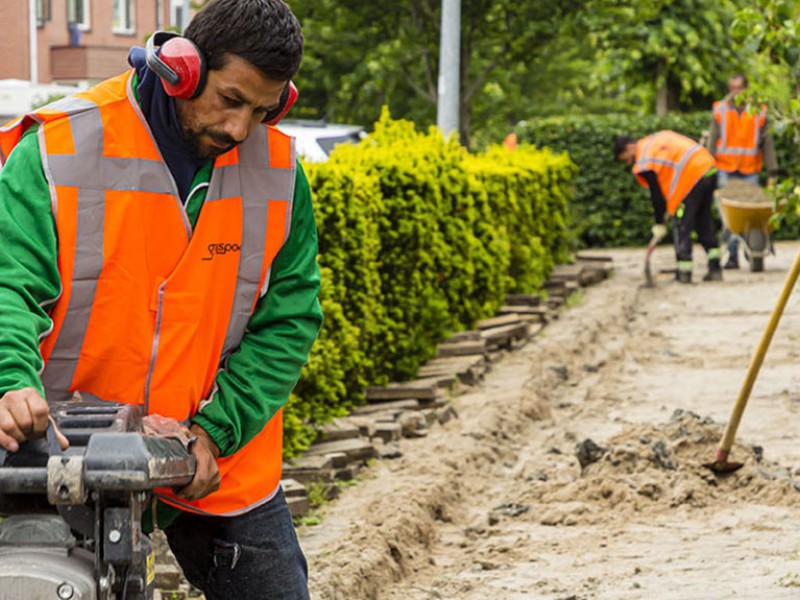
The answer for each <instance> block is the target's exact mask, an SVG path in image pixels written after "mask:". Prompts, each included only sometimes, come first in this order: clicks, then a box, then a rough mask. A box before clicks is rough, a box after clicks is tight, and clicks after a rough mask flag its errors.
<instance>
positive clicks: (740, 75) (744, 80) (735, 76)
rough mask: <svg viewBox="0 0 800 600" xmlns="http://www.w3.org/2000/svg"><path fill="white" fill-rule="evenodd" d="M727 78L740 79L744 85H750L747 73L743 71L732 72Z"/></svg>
mask: <svg viewBox="0 0 800 600" xmlns="http://www.w3.org/2000/svg"><path fill="white" fill-rule="evenodd" d="M729 79H741V80H742V83H743V84H744V87H748V86H749V85H750V82H749V81H748V80H747V75H745V74H744V73H734V74H733V75H731V76H730V78H729Z"/></svg>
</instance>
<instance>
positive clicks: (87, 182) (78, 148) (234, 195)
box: [0, 71, 297, 515]
mask: <svg viewBox="0 0 800 600" xmlns="http://www.w3.org/2000/svg"><path fill="white" fill-rule="evenodd" d="M132 79H133V71H130V72H128V73H124V74H122V75H120V76H118V77H115V78H113V79H110V80H108V81H106V82H103V83H101V84H99V85H98V86H96V87H94V88H91V89H89V90H87V91H85V92H81V93H78V94H76V95H74V96H71V97H68V98H65V99H63V100H59V101H58V102H56V103H54V104H51V105H49V106H46V107H44V108H42V109H39V110H37V111H36V112H34V113H31V114H29V115H26V116H25V117H22V118H20V119H17V120H15V121H12V122H11V123H10V124H9V125H8V126H7V127H5V128H3V130H0V152H2V156H0V159H3V160H4V158H5V157H7V156H8V154H9V153H10V151H11V150H12V149H13V147H14V145H15V144H16V143H17V142H18V141H19V139H20V137H21V136H22V134H23V133H24V131H25V129H26V128H27V127H28V126H29V125H30V124H31V123H33V122H39V123H41V127H40V129H39V131H38V135H39V144H40V147H41V150H42V157H43V160H42V163H43V164H42V166H43V168H44V172H45V174H46V177H47V180H48V183H49V184H50V190H51V201H52V210H53V215H54V218H55V222H56V228H57V231H58V269H59V274H60V276H61V284H62V288H63V289H62V293H61V295H60V296H59V298H58V300H57V301H56V303H55V304H54V305H53V306H52V308H51V309H50V317H51V319H52V329H51V331H50V333H49V335H48V336H47V337H46V338H45V339H44V340H43V341H42V342H41V352H42V356H43V358H44V360H45V368H44V371H43V372H42V376H41V377H42V382H43V384H44V387H45V392H46V396H47V398H48V399H49V400H59V399H68V398H69V397H71V396H72V394H73V392H74V391H76V390H80V391H85V392H89V393H91V394H94V395H95V396H97V397H99V398H104V399H108V400H115V401H119V402H124V403H128V404H138V405H143V406H144V409H145V411H146V412H147V413H157V414H160V415H164V416H166V417H171V418H174V419H177V420H178V421H184V420H186V419H189V418H191V416H192V415H194V414H195V413H196V412H197V411H198V409H199V408H200V406H201V404H202V403H204V402H209V401H210V402H213V398H212V396H213V393H214V391H215V388H214V381H215V379H216V375H217V373H218V371H219V370H220V369H223V368H224V363H225V360H226V359H227V358H228V357H229V356H231V354H232V353H234V352H235V351H236V350H237V348H238V347H239V344H240V342H241V339H242V336H243V335H244V332H245V327H246V326H247V322H248V320H249V318H250V315H251V314H252V312H253V310H254V308H255V305H256V302H257V301H258V299H259V298H260V297H262V296H263V295H264V294H265V293H266V291H267V286H268V283H269V277H268V274H269V269H270V265H271V264H272V261H273V259H274V258H275V255H276V254H277V253H278V251H279V250H280V248H281V246H282V245H283V243H284V242H285V240H286V238H287V236H288V234H289V224H290V217H291V214H292V201H293V196H294V182H295V175H296V168H297V167H296V160H295V151H294V143H293V141H292V139H291V138H290V137H289V136H286V135H285V134H283V133H282V132H280V131H278V130H277V129H275V128H273V127H266V126H264V127H258V128H256V129H255V130H254V131H253V132H251V134H250V135H249V136H248V138H247V139H246V140H245V141H244V142H243V143H242V144H241V145H239V146H238V147H237V148H234V149H233V150H231V151H230V152H228V153H226V154H224V155H223V156H220V157H218V158H217V159H216V160H215V162H214V168H213V171H212V175H211V179H210V180H209V184H208V190H207V193H206V199H205V202H204V204H203V209H202V211H201V213H200V216H199V218H198V220H197V223H196V225H195V227H194V230H193V229H192V226H191V224H190V223H189V219H188V217H187V215H186V211H185V209H184V207H183V204H182V203H181V200H180V198H179V196H178V192H177V188H176V186H175V182H174V180H173V179H172V176H171V174H170V172H169V170H168V168H167V166H166V164H165V163H164V161H163V159H162V158H161V155H160V153H159V150H158V147H157V145H156V142H155V141H154V139H153V137H152V134H151V132H150V129H149V126H148V125H147V123H146V121H145V119H144V116H143V115H142V113H141V111H140V109H139V106H138V104H137V103H136V101H135V99H134V95H133V90H132V88H131V81H132ZM282 420H283V419H282V413H281V412H278V413H277V414H276V415H275V416H274V417H273V418H272V419H271V420H270V421H269V422H268V423H267V424H266V425H265V427H264V429H263V430H262V431H261V432H260V433H259V434H258V435H256V437H254V438H253V439H252V440H251V441H250V442H249V443H248V444H247V445H245V446H244V447H243V448H242V449H240V450H239V451H238V452H236V453H235V454H234V455H232V456H229V457H225V458H220V459H219V460H218V461H217V462H218V465H219V470H220V474H221V476H222V483H221V487H220V489H219V490H218V491H216V492H214V493H213V494H210V495H209V496H207V497H205V498H203V499H201V500H198V501H196V502H188V501H184V500H181V499H178V498H176V497H175V496H174V495H173V494H172V493H171V491H170V490H166V489H165V490H159V494H160V495H161V496H162V497H164V499H165V500H167V501H168V502H170V503H172V504H175V505H177V506H180V507H182V508H184V509H186V510H190V511H194V512H199V513H209V514H215V515H235V514H241V513H243V512H247V511H248V510H249V509H251V508H253V507H254V506H257V505H259V504H262V503H263V502H265V501H267V500H268V499H269V498H271V497H272V495H273V494H274V492H275V490H276V489H277V488H278V485H279V482H280V477H281V465H282V437H283V422H282Z"/></svg>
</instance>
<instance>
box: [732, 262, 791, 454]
mask: <svg viewBox="0 0 800 600" xmlns="http://www.w3.org/2000/svg"><path fill="white" fill-rule="evenodd" d="M798 275H800V251H798V253H797V256H795V258H794V262H793V263H792V268H791V269H790V270H789V273H787V275H786V281H784V283H783V289H782V290H781V295H780V296H779V297H778V302H777V303H776V304H775V308H773V309H772V314H771V315H770V317H769V322H768V323H767V328H766V329H764V333H763V334H762V336H761V341H760V342H759V343H758V347H757V348H756V351H755V353H754V354H753V357H752V358H751V359H750V366H749V367H748V368H747V375H746V376H745V378H744V382H743V383H742V388H741V389H740V390H739V397H738V398H736V404H734V406H733V413H732V414H731V419H730V421H728V425H727V426H726V427H725V435H723V436H722V441H721V442H720V444H719V450H718V452H717V454H718V455H720V454H722V455H724V456H727V454H728V452H730V449H731V447H732V446H733V438H734V437H735V436H736V429H737V428H738V427H739V421H741V420H742V413H744V407H745V405H746V404H747V400H748V399H749V398H750V392H751V391H752V390H753V384H754V383H755V382H756V377H757V376H758V371H759V369H761V364H762V363H763V362H764V356H766V354H767V349H768V348H769V345H770V343H771V342H772V336H773V335H774V334H775V330H776V329H777V328H778V322H779V321H780V320H781V316H782V315H783V309H784V308H785V307H786V302H788V300H789V296H791V295H792V290H793V289H794V285H795V283H796V282H797V277H798Z"/></svg>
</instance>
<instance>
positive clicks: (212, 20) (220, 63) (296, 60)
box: [184, 0, 303, 81]
mask: <svg viewBox="0 0 800 600" xmlns="http://www.w3.org/2000/svg"><path fill="white" fill-rule="evenodd" d="M184 35H185V36H186V37H187V38H189V39H190V40H192V41H193V42H194V43H195V44H196V45H197V47H198V48H199V49H200V51H201V52H202V53H203V56H204V57H205V60H206V66H207V68H208V69H209V70H214V69H221V68H222V67H224V66H225V64H226V62H227V60H228V57H227V56H226V55H230V54H233V55H235V56H238V57H240V58H243V59H244V60H246V61H247V62H249V63H251V64H252V65H253V66H255V67H256V68H257V69H259V70H260V71H261V72H262V73H264V75H266V76H267V77H269V78H270V79H275V80H277V81H288V80H290V79H291V78H292V77H294V75H295V73H297V69H298V68H299V67H300V59H301V58H302V57H303V32H302V31H301V30H300V23H299V22H298V20H297V17H295V16H294V14H293V13H292V10H291V9H290V8H289V6H288V5H287V4H286V3H285V2H284V1H283V0H212V1H211V2H209V3H208V4H207V5H206V6H205V7H204V8H203V9H202V10H200V12H198V13H197V14H196V15H195V16H194V18H193V19H192V21H191V23H189V26H188V27H187V28H186V31H185V34H184Z"/></svg>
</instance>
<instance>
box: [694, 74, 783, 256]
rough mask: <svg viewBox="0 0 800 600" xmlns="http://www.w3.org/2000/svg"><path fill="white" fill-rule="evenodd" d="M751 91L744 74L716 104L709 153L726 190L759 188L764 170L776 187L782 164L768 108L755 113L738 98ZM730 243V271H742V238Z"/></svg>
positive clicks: (731, 239)
mask: <svg viewBox="0 0 800 600" xmlns="http://www.w3.org/2000/svg"><path fill="white" fill-rule="evenodd" d="M746 89H747V77H746V76H745V75H744V74H742V73H737V74H736V75H733V76H732V77H731V78H730V79H729V80H728V95H727V96H725V98H724V99H722V100H720V101H719V102H715V103H714V108H713V113H712V117H711V127H710V128H709V136H708V150H709V152H711V155H712V156H714V158H715V159H716V161H717V168H718V169H719V173H718V175H717V187H718V188H723V187H725V186H726V185H727V183H728V181H729V180H730V179H742V180H744V181H747V182H748V183H755V184H758V176H759V173H761V169H762V167H766V171H767V185H773V184H774V183H775V176H776V175H777V173H778V160H777V158H776V157H775V144H774V142H773V141H772V136H771V135H770V133H769V127H768V125H767V107H766V106H761V107H760V108H759V109H758V110H757V111H753V110H751V109H750V108H749V107H748V106H747V105H746V104H745V103H744V102H743V101H742V100H741V99H738V98H737V96H739V94H741V93H742V92H744V91H745V90H746ZM725 239H726V240H727V241H728V260H727V261H726V262H725V268H726V269H738V268H739V238H737V237H735V236H731V235H730V232H728V231H726V232H725Z"/></svg>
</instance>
